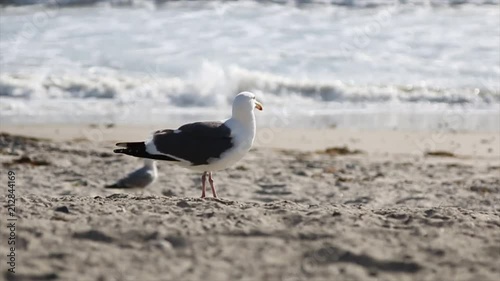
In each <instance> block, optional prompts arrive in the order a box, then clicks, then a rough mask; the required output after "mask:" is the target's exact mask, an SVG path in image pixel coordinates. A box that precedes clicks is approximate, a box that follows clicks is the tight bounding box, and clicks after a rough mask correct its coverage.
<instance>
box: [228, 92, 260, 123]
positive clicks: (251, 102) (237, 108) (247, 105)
mask: <svg viewBox="0 0 500 281" xmlns="http://www.w3.org/2000/svg"><path fill="white" fill-rule="evenodd" d="M254 108H257V109H258V110H262V104H261V103H260V102H259V101H257V100H256V99H255V95H254V94H253V93H250V92H241V93H239V94H238V95H237V96H236V97H235V98H234V101H233V116H234V117H238V116H240V117H245V116H248V115H253V114H252V113H253V109H254Z"/></svg>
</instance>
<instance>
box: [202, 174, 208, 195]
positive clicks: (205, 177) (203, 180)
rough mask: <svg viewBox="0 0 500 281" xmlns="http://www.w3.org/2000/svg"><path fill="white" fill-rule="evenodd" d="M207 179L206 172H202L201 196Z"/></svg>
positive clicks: (203, 193)
mask: <svg viewBox="0 0 500 281" xmlns="http://www.w3.org/2000/svg"><path fill="white" fill-rule="evenodd" d="M206 179H207V172H204V173H203V176H201V198H205V191H206V190H207V187H206V186H205V183H206Z"/></svg>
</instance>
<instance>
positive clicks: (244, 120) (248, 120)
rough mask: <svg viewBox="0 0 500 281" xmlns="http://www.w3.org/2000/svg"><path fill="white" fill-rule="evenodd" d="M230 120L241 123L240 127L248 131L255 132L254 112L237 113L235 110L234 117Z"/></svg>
mask: <svg viewBox="0 0 500 281" xmlns="http://www.w3.org/2000/svg"><path fill="white" fill-rule="evenodd" d="M230 119H232V120H234V121H235V122H237V123H239V124H240V126H242V127H244V128H245V129H246V130H252V131H255V115H254V113H253V110H250V111H243V110H241V111H237V110H234V109H233V116H232V117H231V118H230Z"/></svg>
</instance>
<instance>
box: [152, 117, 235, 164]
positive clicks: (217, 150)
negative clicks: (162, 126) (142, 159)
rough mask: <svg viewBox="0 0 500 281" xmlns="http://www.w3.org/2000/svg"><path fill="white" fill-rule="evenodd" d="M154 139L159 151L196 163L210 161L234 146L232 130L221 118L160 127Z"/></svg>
mask: <svg viewBox="0 0 500 281" xmlns="http://www.w3.org/2000/svg"><path fill="white" fill-rule="evenodd" d="M152 143H153V144H154V146H155V149H156V150H157V151H158V152H159V153H161V154H165V155H169V156H172V157H174V158H176V159H180V160H182V161H186V162H189V163H190V164H191V165H194V166H197V165H205V164H209V161H210V160H211V159H216V158H219V157H220V156H221V154H222V153H224V152H225V151H227V150H229V149H231V148H232V147H233V140H232V138H231V130H230V129H229V128H228V127H227V126H226V125H224V123H221V122H196V123H191V124H186V125H184V126H182V127H180V128H179V129H177V130H162V131H157V132H155V133H154V135H153V140H152Z"/></svg>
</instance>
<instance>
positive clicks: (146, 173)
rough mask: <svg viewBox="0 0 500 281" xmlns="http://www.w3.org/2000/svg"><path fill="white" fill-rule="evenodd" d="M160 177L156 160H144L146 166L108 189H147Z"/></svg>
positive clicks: (108, 186)
mask: <svg viewBox="0 0 500 281" xmlns="http://www.w3.org/2000/svg"><path fill="white" fill-rule="evenodd" d="M157 177H158V169H157V168H156V163H155V160H152V159H144V166H142V167H140V168H139V169H137V170H135V171H133V172H131V173H130V174H128V175H126V176H125V177H123V178H122V179H120V180H118V181H117V182H116V183H114V184H112V185H107V186H106V188H145V187H146V186H148V185H150V184H152V183H153V182H154V181H155V180H156V178H157Z"/></svg>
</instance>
